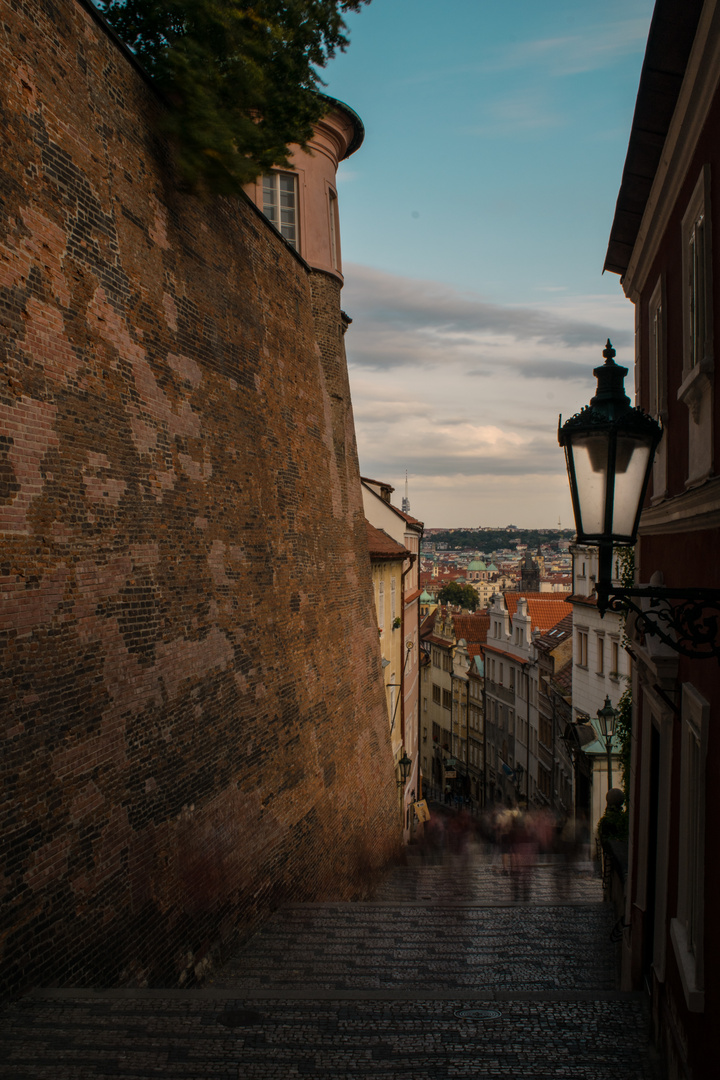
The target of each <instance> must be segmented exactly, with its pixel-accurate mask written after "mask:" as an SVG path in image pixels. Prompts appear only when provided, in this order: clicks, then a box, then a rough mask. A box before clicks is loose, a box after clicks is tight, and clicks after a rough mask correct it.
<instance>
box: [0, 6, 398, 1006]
mask: <svg viewBox="0 0 720 1080" xmlns="http://www.w3.org/2000/svg"><path fill="white" fill-rule="evenodd" d="M161 107H162V106H161V105H160V103H159V102H158V101H157V99H156V97H155V96H154V94H153V92H152V90H151V88H150V87H149V86H148V84H147V82H146V81H145V80H144V79H143V78H142V76H141V75H140V74H139V73H138V71H137V70H136V68H135V67H134V66H133V64H132V63H131V62H130V61H129V60H128V58H127V56H125V55H124V54H123V52H122V51H121V50H120V49H119V48H118V46H117V44H116V43H115V42H114V41H113V40H112V38H111V37H110V36H109V35H108V33H107V32H106V31H105V30H104V29H103V27H102V25H101V24H100V23H99V22H98V21H97V19H95V18H94V17H93V16H92V14H91V13H90V12H89V11H88V10H87V8H86V7H85V6H84V5H83V4H81V3H79V2H77V0H0V356H1V357H2V380H1V383H0V528H1V529H2V534H1V535H0V542H1V543H2V551H1V554H0V588H1V589H2V593H1V596H0V654H1V655H0V696H1V697H2V708H1V709H0V726H1V727H2V736H3V747H4V751H5V753H4V758H3V764H2V785H3V786H2V792H3V804H2V805H3V810H2V825H1V829H0V882H1V883H2V889H3V907H2V912H3V917H2V925H1V927H0V956H1V960H0V970H1V971H2V987H3V989H4V991H5V992H7V991H17V990H22V989H24V988H25V987H27V986H30V985H38V984H45V985H49V984H50V985H106V986H112V985H123V984H127V985H141V986H142V985H151V986H152V985H166V986H172V985H188V984H190V983H192V982H196V981H197V980H198V979H200V978H202V977H203V976H204V974H206V972H207V971H208V970H209V969H210V968H211V967H212V965H213V963H214V962H215V961H216V959H217V957H218V956H220V955H222V954H223V950H224V947H225V946H226V945H227V944H229V942H230V941H232V940H233V938H234V937H236V936H237V935H238V933H244V932H247V931H248V930H249V929H250V928H251V927H252V926H253V925H255V923H256V922H257V920H258V919H259V918H261V917H262V916H263V915H264V914H265V913H267V912H268V911H269V910H271V909H272V908H274V907H275V906H276V905H277V904H278V903H280V902H281V901H283V900H286V899H289V898H296V899H311V898H322V897H337V898H349V897H351V896H353V895H360V894H362V892H363V889H364V885H365V883H366V882H367V878H368V875H370V876H371V875H372V874H373V871H374V870H375V869H377V868H378V867H379V866H381V865H383V864H384V863H385V862H386V861H387V859H388V858H389V857H390V855H391V854H392V853H393V851H394V850H395V846H396V844H397V839H398V833H399V815H398V810H397V803H396V787H395V782H394V774H393V771H392V762H391V755H390V748H389V737H388V732H387V721H386V716H385V702H384V694H383V688H382V676H381V671H380V656H379V648H378V640H377V627H376V624H375V617H374V609H373V605H372V594H371V581H370V565H369V559H368V555H367V545H366V539H365V526H364V518H363V512H362V502H361V497H360V486H359V476H358V463H357V454H356V448H355V437H354V428H353V420H352V411H351V406H350V397H349V391H348V383H347V371H346V364H345V356H344V349H343V343H342V329H341V316H340V306H339V293H338V285H337V283H336V282H335V281H334V280H333V279H332V278H330V277H327V276H325V275H322V274H313V273H312V272H311V271H310V270H309V269H308V267H307V266H306V265H305V264H304V263H303V262H302V260H300V259H299V258H298V257H296V256H295V255H294V253H293V252H291V251H290V250H289V249H288V248H287V246H286V245H285V244H284V243H283V242H282V241H281V240H280V239H279V238H278V237H277V236H276V235H275V234H274V233H273V232H272V231H271V229H269V228H268V227H267V226H266V225H265V223H264V219H263V218H262V217H261V215H259V214H258V212H257V211H256V210H255V208H254V207H252V206H251V205H249V204H247V203H246V202H245V201H243V200H227V199H210V200H207V201H201V200H199V199H196V198H193V197H189V196H187V195H182V194H179V193H178V192H177V190H176V189H175V188H174V186H173V183H172V177H171V175H170V168H171V165H170V162H169V159H168V155H167V154H166V152H165V148H164V147H163V145H162V143H161V142H160V141H159V140H158V139H157V137H156V136H155V135H154V133H153V132H154V127H153V121H154V118H155V114H156V112H157V110H158V109H159V108H161Z"/></svg>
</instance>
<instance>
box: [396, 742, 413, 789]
mask: <svg viewBox="0 0 720 1080" xmlns="http://www.w3.org/2000/svg"><path fill="white" fill-rule="evenodd" d="M398 768H399V770H400V779H399V780H398V782H397V784H398V787H405V784H407V778H408V776H409V775H410V769H411V768H412V758H409V757H408V756H407V750H405V751H403V756H402V757H401V758H400V760H399V761H398Z"/></svg>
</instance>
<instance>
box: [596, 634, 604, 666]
mask: <svg viewBox="0 0 720 1080" xmlns="http://www.w3.org/2000/svg"><path fill="white" fill-rule="evenodd" d="M596 670H597V673H598V675H604V674H605V637H604V635H603V634H598V635H597V669H596Z"/></svg>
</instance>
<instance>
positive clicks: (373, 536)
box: [365, 520, 410, 561]
mask: <svg viewBox="0 0 720 1080" xmlns="http://www.w3.org/2000/svg"><path fill="white" fill-rule="evenodd" d="M365 524H366V526H367V541H368V550H369V552H370V558H371V559H388V560H392V559H394V560H396V561H400V560H402V559H406V558H407V557H408V556H409V555H410V552H409V551H408V549H407V548H406V547H403V545H402V544H398V542H397V540H393V538H392V536H388V534H387V533H386V532H385V530H384V529H376V528H375V526H374V525H371V524H370V522H369V521H367V520H366V521H365Z"/></svg>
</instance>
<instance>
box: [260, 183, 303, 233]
mask: <svg viewBox="0 0 720 1080" xmlns="http://www.w3.org/2000/svg"><path fill="white" fill-rule="evenodd" d="M262 184H263V214H264V215H265V217H266V218H267V219H268V220H269V221H271V222H272V223H273V225H274V226H275V228H276V229H277V230H278V232H279V233H281V234H282V236H284V237H285V239H286V240H287V242H288V243H289V244H292V246H293V247H294V248H295V250H297V249H298V246H299V237H298V196H297V176H296V175H295V173H282V172H273V173H268V174H267V175H266V176H263V180H262Z"/></svg>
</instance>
